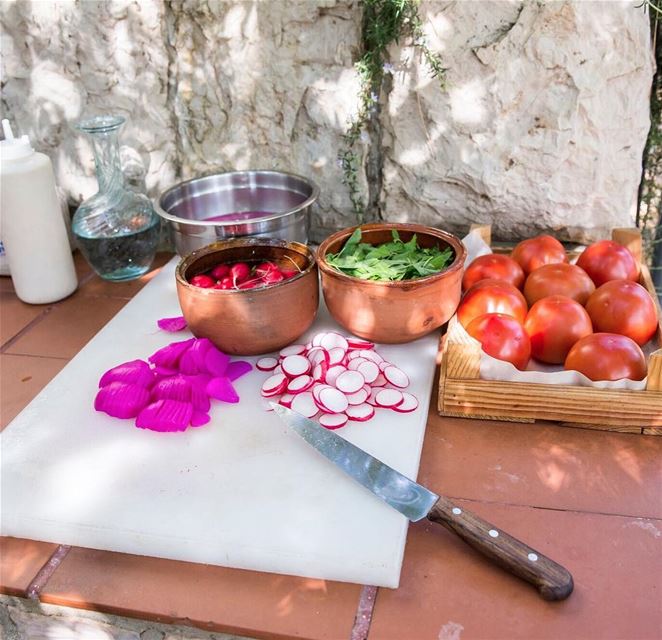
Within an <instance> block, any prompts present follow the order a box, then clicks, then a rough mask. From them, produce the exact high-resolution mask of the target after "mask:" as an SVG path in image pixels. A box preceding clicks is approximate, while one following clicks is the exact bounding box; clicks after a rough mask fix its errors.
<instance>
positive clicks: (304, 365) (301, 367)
mask: <svg viewBox="0 0 662 640" xmlns="http://www.w3.org/2000/svg"><path fill="white" fill-rule="evenodd" d="M280 366H281V367H282V368H283V373H284V374H285V375H287V376H289V377H290V378H296V377H297V376H302V375H304V374H305V373H308V372H309V371H310V362H309V360H308V358H306V357H305V356H287V358H285V359H284V360H283V361H282V362H281V363H280Z"/></svg>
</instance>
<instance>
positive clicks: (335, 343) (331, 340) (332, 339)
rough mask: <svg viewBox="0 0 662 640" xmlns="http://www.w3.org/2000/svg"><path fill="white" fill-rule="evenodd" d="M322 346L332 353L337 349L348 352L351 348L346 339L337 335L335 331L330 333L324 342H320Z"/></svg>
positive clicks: (323, 339)
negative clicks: (332, 350)
mask: <svg viewBox="0 0 662 640" xmlns="http://www.w3.org/2000/svg"><path fill="white" fill-rule="evenodd" d="M320 346H322V347H324V348H325V349H326V350H327V351H331V349H336V348H340V349H342V350H343V351H347V349H348V348H349V345H348V344H347V340H346V339H345V337H344V336H341V335H340V334H339V333H336V332H335V331H329V333H327V334H326V335H325V336H324V337H323V338H322V340H321V341H320Z"/></svg>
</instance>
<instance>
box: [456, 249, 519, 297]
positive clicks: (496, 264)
mask: <svg viewBox="0 0 662 640" xmlns="http://www.w3.org/2000/svg"><path fill="white" fill-rule="evenodd" d="M489 279H492V280H503V281H504V282H507V283H508V284H512V285H513V287H517V288H518V289H521V288H522V285H523V284H524V271H522V267H520V266H519V264H517V262H515V261H514V260H513V259H512V258H509V257H508V256H504V255H501V254H498V253H490V254H488V255H486V256H479V257H478V258H476V259H475V260H474V261H473V262H472V263H471V264H470V265H469V266H468V267H467V268H466V269H465V271H464V277H463V278H462V289H464V290H465V291H466V290H467V289H471V287H473V286H474V285H475V284H476V283H477V282H479V281H480V280H489Z"/></svg>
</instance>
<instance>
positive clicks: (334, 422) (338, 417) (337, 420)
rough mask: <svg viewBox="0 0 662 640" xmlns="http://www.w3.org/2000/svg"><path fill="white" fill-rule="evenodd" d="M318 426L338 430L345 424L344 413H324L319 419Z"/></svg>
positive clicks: (345, 417)
mask: <svg viewBox="0 0 662 640" xmlns="http://www.w3.org/2000/svg"><path fill="white" fill-rule="evenodd" d="M319 421H320V424H321V425H322V426H323V427H325V428H326V429H340V427H344V426H345V425H346V424H347V416H346V415H345V414H344V413H325V414H323V415H321V416H320V417H319Z"/></svg>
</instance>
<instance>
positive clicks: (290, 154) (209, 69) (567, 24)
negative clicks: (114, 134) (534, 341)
mask: <svg viewBox="0 0 662 640" xmlns="http://www.w3.org/2000/svg"><path fill="white" fill-rule="evenodd" d="M637 4H638V2H637V1H636V0H635V1H634V2H629V1H627V2H622V1H618V2H615V1H614V2H610V1H606V2H589V1H579V0H575V1H565V2H561V1H559V2H546V3H543V2H533V1H526V2H517V1H508V2H506V1H504V0H494V1H491V0H478V1H466V2H445V1H444V2H442V1H440V0H436V1H432V0H429V1H427V2H423V3H422V5H421V14H422V16H423V17H424V23H425V29H426V32H427V34H428V38H429V42H430V44H431V46H432V47H433V48H434V49H435V50H437V51H439V53H440V54H441V56H442V58H443V60H444V63H445V65H446V66H447V67H448V72H447V81H446V88H445V89H443V90H442V89H441V88H440V87H439V83H438V82H436V81H435V80H434V79H432V78H431V77H430V76H429V74H428V71H427V69H426V68H425V65H424V64H423V63H422V62H421V61H420V60H419V57H418V55H417V54H416V52H415V51H412V50H411V48H409V47H407V46H406V44H407V43H402V45H403V46H401V47H394V48H393V49H392V50H391V51H390V57H391V61H392V63H393V65H394V69H393V74H392V76H391V77H389V79H388V80H389V81H388V82H387V83H386V85H385V86H386V89H385V91H384V92H383V95H382V104H383V108H382V110H381V114H380V124H381V134H380V136H378V137H376V138H375V137H374V136H373V137H372V139H371V140H370V141H368V142H366V145H368V144H371V145H373V146H375V147H376V148H375V149H373V154H372V157H373V158H375V157H377V158H378V159H380V160H381V167H382V181H381V191H380V193H379V202H380V208H381V212H380V214H381V215H382V216H383V217H385V218H388V219H395V220H410V221H422V222H425V223H428V224H433V225H436V226H443V227H447V228H450V229H455V230H459V229H461V228H463V227H466V225H467V224H468V223H470V222H474V221H480V222H488V221H490V222H493V223H494V224H495V226H496V230H497V235H500V236H502V237H510V238H515V237H521V236H524V235H529V234H530V233H532V232H533V231H538V230H543V229H551V230H554V231H555V232H557V233H558V234H559V235H560V236H561V237H563V238H566V239H587V238H588V237H594V236H600V235H604V234H605V233H606V230H607V228H608V227H610V226H627V225H630V224H632V220H633V212H634V208H633V203H634V201H635V198H636V189H637V184H638V181H639V174H640V165H641V153H642V149H643V145H644V142H645V138H646V133H647V130H648V99H647V98H648V94H649V90H650V83H651V78H652V73H653V60H652V56H651V53H650V34H649V31H648V22H647V16H646V14H645V13H644V10H643V9H641V8H637V7H636V5H637ZM0 17H1V20H2V51H1V54H2V67H1V72H2V83H3V90H2V111H3V117H9V118H10V119H11V120H12V121H13V122H14V123H15V125H16V126H17V128H18V129H19V130H20V131H21V133H28V134H30V136H31V138H32V139H33V142H34V144H35V145H36V146H37V147H38V148H40V149H41V150H44V151H46V152H47V153H49V154H50V155H51V157H52V158H53V160H54V162H55V165H56V171H57V178H58V182H59V184H60V185H61V186H62V187H63V188H64V189H65V190H66V193H67V195H68V197H69V199H70V202H71V203H72V204H75V203H76V202H79V201H80V200H81V199H82V198H83V197H87V196H89V195H91V194H92V193H93V192H94V191H95V180H94V173H93V164H92V156H91V151H90V148H89V146H88V145H87V144H86V142H85V141H84V140H83V139H81V138H80V137H79V136H78V135H77V134H76V133H75V132H73V131H72V129H71V127H70V125H71V123H72V122H74V121H75V120H77V119H78V118H80V117H81V116H83V115H90V114H94V113H100V112H118V113H121V114H122V115H125V116H127V118H128V123H127V125H126V126H125V129H124V135H123V138H122V140H123V144H124V148H123V158H124V160H125V169H126V171H127V173H128V174H129V175H130V177H131V178H132V180H133V181H134V182H137V183H143V184H144V186H145V188H146V189H147V191H148V193H150V195H152V196H154V197H155V196H157V195H158V193H159V192H160V191H162V190H163V189H164V188H166V187H167V186H170V185H171V184H173V183H174V182H176V181H178V180H179V179H185V178H189V177H192V176H194V175H197V174H200V173H207V172H210V171H212V170H231V169H246V168H278V169H285V170H291V171H294V172H297V173H301V174H303V175H307V176H309V177H312V178H313V179H314V180H315V181H316V182H317V183H318V184H319V185H320V188H321V195H320V199H319V204H318V207H317V211H316V215H315V220H314V227H315V236H316V237H318V238H319V237H321V236H323V235H324V234H325V233H326V232H327V231H328V230H330V229H333V228H336V227H340V226H346V225H347V224H351V223H352V221H353V214H352V213H351V205H350V202H349V199H348V197H347V193H346V188H345V187H344V185H342V184H341V178H342V175H341V171H340V169H339V168H338V166H337V164H336V156H337V153H338V150H339V148H340V146H341V143H342V138H341V137H342V133H343V131H344V129H345V127H346V125H347V122H348V120H349V119H350V118H351V116H352V114H353V113H354V112H355V109H356V107H357V104H356V91H357V78H356V75H355V73H354V71H353V68H352V64H353V62H354V61H355V59H356V58H357V56H358V53H359V51H360V37H361V36H360V24H361V8H360V5H359V4H358V2H356V1H352V0H270V1H260V0H224V1H220V0H208V1H206V2H203V1H200V0H172V1H171V2H167V3H166V2H160V1H158V0H140V1H137V0H134V1H130V0H109V1H107V2H93V1H91V0H85V1H80V0H79V1H70V2H49V1H48V0H42V1H40V2H37V1H28V0H18V1H16V2H12V3H2V4H1V5H0ZM359 178H360V180H361V182H362V184H364V186H365V180H366V178H365V174H364V173H363V172H360V175H359ZM582 228H586V229H588V233H585V232H584V231H582Z"/></svg>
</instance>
